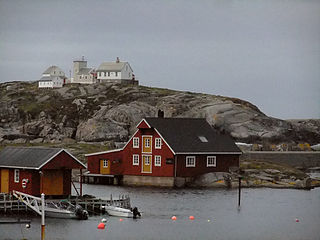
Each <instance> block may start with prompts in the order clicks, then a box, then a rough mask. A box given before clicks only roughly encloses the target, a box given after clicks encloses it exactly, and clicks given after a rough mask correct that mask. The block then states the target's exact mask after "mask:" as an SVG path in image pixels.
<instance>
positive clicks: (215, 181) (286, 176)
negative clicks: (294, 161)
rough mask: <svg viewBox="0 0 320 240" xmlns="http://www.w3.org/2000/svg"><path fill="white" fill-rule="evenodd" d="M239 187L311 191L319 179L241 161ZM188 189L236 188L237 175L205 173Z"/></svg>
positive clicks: (282, 167)
mask: <svg viewBox="0 0 320 240" xmlns="http://www.w3.org/2000/svg"><path fill="white" fill-rule="evenodd" d="M240 169H241V175H240V176H241V186H242V187H244V188H259V187H268V188H292V189H312V188H315V187H320V177H316V178H312V177H310V176H309V175H308V174H306V173H305V172H303V171H302V170H299V169H297V168H293V167H290V166H287V165H279V164H274V163H269V162H261V161H251V160H250V161H242V162H241V165H240ZM187 186H190V187H208V188H219V187H223V188H225V187H227V188H238V186H239V174H238V173H223V172H216V173H207V174H204V175H201V176H199V177H197V178H196V179H193V180H192V181H190V182H189V183H188V184H187Z"/></svg>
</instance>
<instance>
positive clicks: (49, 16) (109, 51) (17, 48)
mask: <svg viewBox="0 0 320 240" xmlns="http://www.w3.org/2000/svg"><path fill="white" fill-rule="evenodd" d="M81 56H85V58H86V59H87V60H88V66H89V67H98V66H99V64H100V63H101V62H103V61H114V60H115V59H116V57H120V60H125V61H128V62H129V63H130V65H131V67H132V68H133V70H134V73H135V75H136V76H137V78H138V79H139V80H140V84H141V85H146V86H153V87H164V88H172V89H177V90H188V91H195V92H205V93H209V94H216V95H224V96H230V97H238V98H241V99H244V100H248V101H250V102H251V103H253V104H255V105H256V106H258V107H259V108H260V110H261V111H263V112H264V113H266V114H267V115H269V116H272V117H277V118H282V119H289V118H320V1H319V0H314V1H313V0H310V1H309V0H252V1H251V0H241V1H240V0H238V1H232V0H230V1H229V0H227V1H224V0H208V1H205V0H198V1H191V0H189V1H188V0H167V1H160V0H159V1H152V0H130V1H129V0H128V1H124V0H114V1H113V0H105V1H102V0H90V1H88V0H86V1H81V0H74V1H71V0H70V1H68V0H61V1H60V0H55V1H46V0H30V1H28V0H21V1H18V0H0V82H5V81H12V80H37V79H39V78H40V76H41V73H42V72H43V71H44V70H45V69H46V68H47V67H49V66H50V65H57V66H59V67H61V68H62V69H63V70H64V71H65V73H66V74H67V75H68V76H69V70H70V69H71V68H72V61H73V60H75V59H76V58H78V59H79V58H80V57H81Z"/></svg>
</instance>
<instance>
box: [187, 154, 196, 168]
mask: <svg viewBox="0 0 320 240" xmlns="http://www.w3.org/2000/svg"><path fill="white" fill-rule="evenodd" d="M188 160H193V163H192V162H188ZM195 166H196V157H195V156H186V167H195Z"/></svg>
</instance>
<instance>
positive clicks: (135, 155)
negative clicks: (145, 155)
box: [132, 154, 139, 166]
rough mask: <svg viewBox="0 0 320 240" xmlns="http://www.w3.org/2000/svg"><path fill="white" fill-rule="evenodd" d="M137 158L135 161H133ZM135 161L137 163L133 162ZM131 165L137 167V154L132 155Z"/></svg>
mask: <svg viewBox="0 0 320 240" xmlns="http://www.w3.org/2000/svg"><path fill="white" fill-rule="evenodd" d="M135 157H137V159H135ZM135 160H137V161H135ZM132 165H133V166H139V154H132Z"/></svg>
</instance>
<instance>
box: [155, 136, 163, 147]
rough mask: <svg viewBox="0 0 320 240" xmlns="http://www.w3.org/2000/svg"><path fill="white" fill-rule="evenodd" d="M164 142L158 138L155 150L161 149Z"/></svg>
mask: <svg viewBox="0 0 320 240" xmlns="http://www.w3.org/2000/svg"><path fill="white" fill-rule="evenodd" d="M161 145H162V140H161V138H156V139H155V141H154V148H155V149H161Z"/></svg>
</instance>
